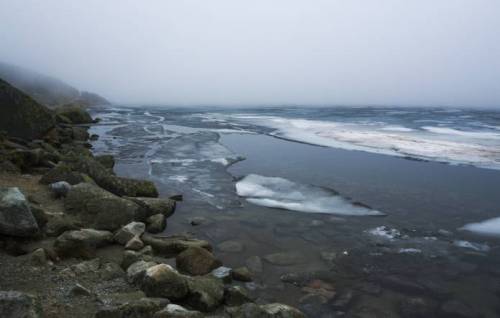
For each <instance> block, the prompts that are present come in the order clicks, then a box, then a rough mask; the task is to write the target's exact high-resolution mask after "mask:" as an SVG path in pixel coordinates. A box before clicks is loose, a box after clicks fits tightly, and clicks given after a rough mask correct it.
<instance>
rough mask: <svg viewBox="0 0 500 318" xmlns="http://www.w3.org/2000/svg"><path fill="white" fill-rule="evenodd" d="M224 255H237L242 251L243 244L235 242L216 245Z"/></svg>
mask: <svg viewBox="0 0 500 318" xmlns="http://www.w3.org/2000/svg"><path fill="white" fill-rule="evenodd" d="M217 248H218V249H219V250H221V251H222V252H224V253H239V252H242V251H243V243H241V242H237V241H224V242H222V243H220V244H218V245H217Z"/></svg>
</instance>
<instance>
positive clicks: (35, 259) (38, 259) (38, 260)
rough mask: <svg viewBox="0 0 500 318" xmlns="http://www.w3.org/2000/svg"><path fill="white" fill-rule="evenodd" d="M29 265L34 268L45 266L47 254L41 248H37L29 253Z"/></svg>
mask: <svg viewBox="0 0 500 318" xmlns="http://www.w3.org/2000/svg"><path fill="white" fill-rule="evenodd" d="M31 263H33V264H34V265H36V266H45V265H47V254H46V253H45V250H44V249H43V248H37V249H36V250H34V251H33V253H31Z"/></svg>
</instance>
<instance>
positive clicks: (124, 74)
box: [0, 0, 500, 108]
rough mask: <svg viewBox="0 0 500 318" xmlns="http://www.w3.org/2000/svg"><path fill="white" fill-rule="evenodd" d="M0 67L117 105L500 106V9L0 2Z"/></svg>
mask: <svg viewBox="0 0 500 318" xmlns="http://www.w3.org/2000/svg"><path fill="white" fill-rule="evenodd" d="M0 60H2V61H4V62H7V63H12V64H16V65H19V66H24V67H28V68H32V69H34V70H36V71H39V72H41V73H44V74H47V75H52V76H55V77H58V78H60V79H62V80H64V81H66V82H68V83H69V84H71V85H74V86H75V87H77V88H79V89H83V90H90V91H95V92H97V93H100V94H102V95H103V96H105V97H107V98H109V99H111V100H113V101H116V102H122V103H155V104H168V105H280V104H289V105H290V104H291V105H443V106H444V105H451V106H481V107H499V108H500V1H498V0H363V1H361V0H302V1H297V0H247V1H239V0H175V1H173V0H172V1H169V0H158V1H126V0H115V1H111V0H92V1H91V0H86V1H66V0H60V1H55V0H43V1H42V0H40V1H34V0H33V1H23V0H0Z"/></svg>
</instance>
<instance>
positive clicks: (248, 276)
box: [233, 267, 252, 282]
mask: <svg viewBox="0 0 500 318" xmlns="http://www.w3.org/2000/svg"><path fill="white" fill-rule="evenodd" d="M233 279H234V280H238V281H240V282H251V281H252V273H250V270H249V269H248V268H247V267H238V268H235V269H233Z"/></svg>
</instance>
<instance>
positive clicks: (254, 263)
mask: <svg viewBox="0 0 500 318" xmlns="http://www.w3.org/2000/svg"><path fill="white" fill-rule="evenodd" d="M246 264H247V267H248V269H249V270H250V271H251V272H253V273H261V272H262V270H263V265H262V259H261V258H260V257H259V256H250V257H249V258H248V259H247V260H246Z"/></svg>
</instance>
